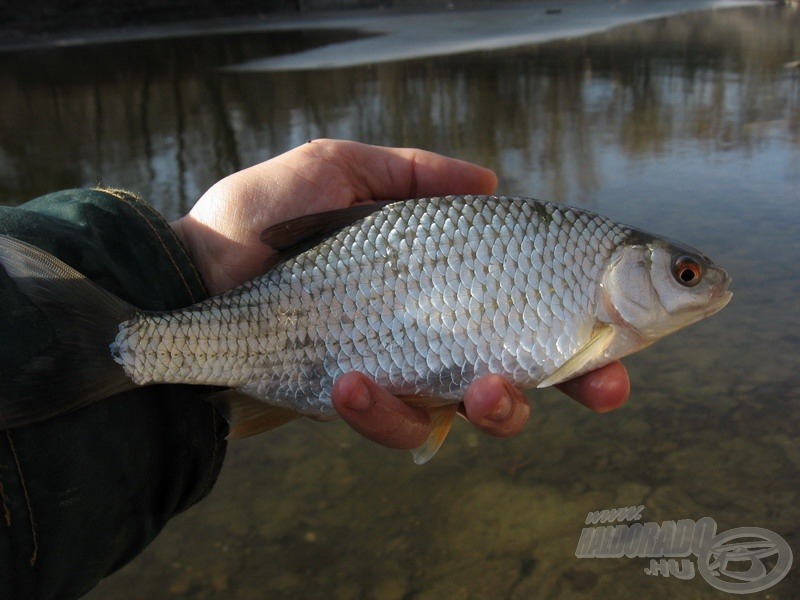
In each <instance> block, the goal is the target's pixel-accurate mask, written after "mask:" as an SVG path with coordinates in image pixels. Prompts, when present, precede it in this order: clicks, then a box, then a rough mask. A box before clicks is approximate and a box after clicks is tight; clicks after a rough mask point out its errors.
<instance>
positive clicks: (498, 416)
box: [486, 392, 514, 423]
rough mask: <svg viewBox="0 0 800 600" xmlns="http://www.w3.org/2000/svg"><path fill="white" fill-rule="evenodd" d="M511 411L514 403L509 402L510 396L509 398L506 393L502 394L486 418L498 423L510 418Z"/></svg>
mask: <svg viewBox="0 0 800 600" xmlns="http://www.w3.org/2000/svg"><path fill="white" fill-rule="evenodd" d="M513 411H514V402H513V401H512V400H511V396H509V394H508V392H503V395H502V396H501V397H500V401H499V402H498V403H497V406H495V407H494V410H493V411H492V412H490V413H489V414H488V415H486V418H487V419H488V420H489V421H494V422H495V423H499V422H501V421H505V420H506V419H507V418H508V417H510V416H511V413H512V412H513Z"/></svg>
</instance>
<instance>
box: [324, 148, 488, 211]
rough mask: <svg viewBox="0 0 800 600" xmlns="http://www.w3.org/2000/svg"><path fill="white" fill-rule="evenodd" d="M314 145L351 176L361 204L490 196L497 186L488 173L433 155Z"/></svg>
mask: <svg viewBox="0 0 800 600" xmlns="http://www.w3.org/2000/svg"><path fill="white" fill-rule="evenodd" d="M313 143H314V144H317V143H319V144H320V145H322V146H323V147H322V152H323V153H324V154H326V156H327V160H331V161H334V162H335V163H336V164H337V165H338V166H339V167H340V168H341V169H342V170H343V171H345V172H348V173H350V175H351V178H350V180H351V183H352V184H353V187H354V189H357V190H359V192H360V193H359V195H360V196H361V198H360V199H362V200H370V199H386V200H394V199H397V200H401V199H407V198H421V197H425V196H437V195H447V194H490V193H492V191H494V189H495V187H496V186H497V176H496V175H495V174H494V173H493V172H492V171H491V170H489V169H486V168H484V167H480V166H478V165H475V164H472V163H469V162H466V161H463V160H458V159H454V158H449V157H446V156H442V155H440V154H436V153H434V152H427V151H425V150H419V149H415V148H385V147H382V146H370V145H367V144H360V143H357V142H344V141H336V140H318V141H315V142H313Z"/></svg>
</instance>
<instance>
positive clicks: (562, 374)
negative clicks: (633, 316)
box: [536, 325, 614, 388]
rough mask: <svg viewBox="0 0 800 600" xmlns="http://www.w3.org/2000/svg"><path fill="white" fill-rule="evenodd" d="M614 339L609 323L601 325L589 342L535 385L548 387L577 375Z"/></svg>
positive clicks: (600, 354)
mask: <svg viewBox="0 0 800 600" xmlns="http://www.w3.org/2000/svg"><path fill="white" fill-rule="evenodd" d="M612 339H614V328H613V327H611V326H610V325H601V326H599V327H596V328H595V330H594V331H593V332H592V338H591V339H590V340H589V343H588V344H586V345H585V346H584V347H583V348H581V349H580V350H579V351H578V352H577V353H575V354H574V355H573V356H572V357H570V359H569V360H567V362H565V363H564V364H563V365H561V366H560V367H559V368H558V369H556V370H555V372H553V373H551V374H550V376H549V377H546V378H545V379H543V380H542V381H540V382H539V384H538V385H537V386H536V387H537V388H543V387H548V386H550V385H555V384H556V383H561V382H562V381H566V380H567V379H571V378H572V377H574V376H575V375H577V374H578V373H579V372H580V371H581V370H582V369H583V368H584V367H585V366H586V365H588V364H589V363H591V362H592V361H593V360H595V359H596V358H599V357H600V356H602V354H603V352H605V351H606V349H607V348H608V346H609V345H610V344H611V340H612Z"/></svg>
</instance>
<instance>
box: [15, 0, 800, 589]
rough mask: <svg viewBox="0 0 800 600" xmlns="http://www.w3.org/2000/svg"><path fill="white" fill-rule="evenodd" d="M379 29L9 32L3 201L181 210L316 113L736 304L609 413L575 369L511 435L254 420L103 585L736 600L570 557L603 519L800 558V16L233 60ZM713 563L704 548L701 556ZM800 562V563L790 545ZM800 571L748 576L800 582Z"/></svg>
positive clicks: (652, 360)
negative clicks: (560, 215)
mask: <svg viewBox="0 0 800 600" xmlns="http://www.w3.org/2000/svg"><path fill="white" fill-rule="evenodd" d="M355 35H357V34H356V32H353V31H350V32H340V33H334V32H315V33H309V32H305V33H302V32H283V33H281V34H276V33H270V34H241V33H239V34H235V35H234V34H231V35H227V36H221V37H216V38H215V37H204V38H192V39H182V40H173V41H160V42H156V41H150V42H146V43H145V42H142V43H131V44H120V45H116V46H115V47H114V52H113V53H111V52H104V51H98V49H97V48H94V47H86V48H71V49H62V50H58V51H26V52H24V53H15V54H4V55H0V111H2V114H3V115H4V116H6V115H14V118H13V119H9V118H5V119H3V122H2V123H0V197H2V198H4V199H5V200H6V201H9V202H12V203H13V202H19V201H22V200H24V199H27V198H29V197H33V196H35V195H36V194H40V193H44V192H47V191H51V190H53V189H56V188H61V187H65V186H76V185H91V184H94V183H97V182H102V183H104V184H107V185H113V186H119V187H128V188H131V189H134V190H136V191H139V192H140V193H141V194H142V195H144V196H145V197H146V198H149V199H151V200H152V201H153V202H154V203H156V205H157V206H158V207H159V208H160V209H161V210H162V211H163V212H164V213H165V214H167V215H168V216H170V217H174V216H177V215H178V214H180V213H181V212H182V211H184V210H186V208H187V207H188V206H190V205H191V203H192V202H193V201H194V199H196V198H197V197H198V196H199V194H201V193H202V191H203V190H204V189H205V188H207V187H208V186H209V185H210V184H211V183H213V181H215V180H216V179H218V178H220V177H222V176H224V175H225V174H227V173H229V172H232V171H233V170H236V169H238V168H241V167H244V166H247V165H249V164H252V163H254V162H257V161H259V160H262V159H265V158H267V157H269V156H272V155H274V154H277V153H279V152H281V151H283V150H286V149H288V148H290V147H292V146H294V145H297V144H299V143H302V142H304V141H305V140H306V139H309V138H313V137H318V136H330V137H345V138H352V139H359V140H362V141H367V142H371V143H380V144H387V145H410V146H421V147H425V148H428V149H432V150H436V151H439V152H443V153H446V154H450V155H454V156H458V157H461V158H465V159H468V160H473V161H476V162H479V163H482V164H485V165H488V166H490V167H492V168H494V169H495V170H496V171H497V172H498V175H499V177H500V190H501V191H503V192H504V193H511V194H517V193H519V194H524V195H531V196H535V197H540V198H546V199H552V200H560V201H565V202H569V203H572V204H577V205H581V206H586V207H589V208H591V209H592V210H596V211H598V212H601V213H604V214H607V215H608V216H611V217H613V218H616V219H618V220H621V221H624V222H627V223H630V224H632V225H636V226H639V227H642V228H645V229H650V230H654V231H657V232H659V233H661V234H663V235H666V236H668V237H672V238H676V239H680V240H681V241H684V242H686V243H689V244H692V245H695V246H698V247H700V248H702V249H703V250H704V251H705V252H706V253H707V254H708V255H709V256H711V257H713V259H714V260H715V262H718V263H720V264H721V265H723V266H724V267H726V268H727V269H728V270H729V272H730V273H731V274H732V276H733V278H734V284H733V291H734V299H733V301H732V303H731V305H730V306H729V307H727V308H726V309H725V310H724V311H723V312H722V313H720V314H719V315H717V316H715V317H714V318H713V319H711V320H709V321H707V322H704V323H701V324H699V325H696V326H693V327H691V328H690V329H688V330H686V331H684V332H682V333H680V334H677V335H675V336H673V337H671V338H668V339H667V340H664V341H662V342H660V343H659V344H657V345H656V346H654V347H653V348H650V349H648V350H647V351H645V352H643V353H641V354H638V355H636V356H633V357H630V359H628V360H627V361H626V364H627V365H628V368H629V370H630V373H631V378H632V381H633V386H634V389H633V394H632V396H631V399H630V402H629V404H628V405H627V406H626V407H624V408H623V409H621V410H619V411H616V412H614V413H611V414H607V415H595V414H592V413H590V412H589V411H587V410H585V409H583V408H582V407H579V406H577V405H575V404H574V403H572V402H570V401H569V400H567V399H565V398H564V397H562V396H560V395H558V394H557V393H555V392H552V391H544V392H537V393H536V394H535V395H532V396H531V399H532V403H533V407H534V410H533V417H532V419H531V422H530V424H529V425H528V427H527V429H526V431H525V432H524V433H523V434H522V435H519V436H517V437H516V438H514V439H511V440H505V441H499V440H494V439H489V438H485V437H483V436H480V435H478V434H476V433H475V432H474V431H473V430H471V429H470V428H469V427H468V426H466V425H465V424H464V423H458V424H457V426H456V427H455V428H454V431H453V433H452V434H451V436H450V438H449V439H448V441H447V443H446V444H445V446H444V447H443V449H442V450H441V451H440V453H439V454H438V455H437V457H436V458H435V459H434V460H433V461H432V462H431V463H429V464H428V465H426V466H425V467H416V466H415V465H414V464H413V463H412V462H411V459H410V456H409V455H408V454H407V453H402V452H394V451H390V450H386V449H382V448H379V447H377V446H374V445H371V444H370V443H368V442H366V441H363V440H361V439H359V438H358V437H357V436H356V435H355V434H354V433H352V432H350V431H349V430H347V428H346V427H345V426H343V425H342V424H341V423H331V424H324V425H323V424H318V423H310V422H297V423H293V424H291V425H288V426H285V427H283V428H281V429H279V430H276V431H274V432H272V433H269V434H266V435H263V436H260V437H258V438H254V439H251V440H247V441H243V442H239V443H235V444H232V445H231V446H230V449H229V456H228V459H227V464H226V466H225V469H224V471H223V474H222V477H221V479H220V481H219V483H218V485H217V487H216V488H215V490H214V491H213V492H212V494H211V496H210V497H209V498H207V499H206V500H205V501H204V502H202V503H201V504H200V505H198V506H196V507H194V508H193V509H191V510H190V511H188V512H187V513H185V514H183V515H181V516H179V517H178V518H176V519H175V520H174V521H173V522H172V523H170V524H169V526H168V527H167V529H166V530H165V531H164V532H163V533H162V535H161V536H160V537H159V539H158V540H157V541H156V542H155V543H154V544H153V545H152V546H151V547H150V548H149V549H148V550H147V551H146V552H145V553H144V554H143V555H142V556H141V557H140V558H138V559H137V560H136V561H134V562H133V563H132V564H131V565H129V566H128V567H126V568H125V569H123V570H122V571H120V572H119V573H117V574H115V575H114V576H112V577H110V578H109V579H107V580H106V581H104V582H103V583H102V584H101V586H100V587H99V588H98V589H97V590H96V591H95V592H93V593H92V594H90V595H89V596H88V597H89V598H93V599H97V600H99V599H101V598H103V599H106V598H110V599H116V598H120V599H122V598H125V599H129V598H164V597H186V598H242V599H244V598H264V597H269V598H325V599H329V598H342V599H346V598H375V599H381V600H382V599H395V598H404V599H415V600H417V599H439V598H448V599H450V598H454V599H460V598H465V599H466V598H477V599H495V598H526V599H527V598H537V599H538V598H554V599H555V598H557V599H568V598H569V599H571V598H589V597H591V598H605V597H609V598H611V597H613V598H621V599H627V598H631V599H633V598H636V599H638V598H652V599H661V598H663V599H667V598H676V597H681V598H703V599H705V598H721V597H730V596H727V595H724V594H723V593H722V592H720V591H717V590H716V589H715V588H713V587H712V586H711V585H709V584H708V583H707V582H706V581H704V580H703V579H702V578H701V577H700V575H699V574H698V575H696V576H695V577H694V578H692V579H689V580H681V579H678V578H676V577H674V576H672V577H663V576H654V575H646V574H645V568H647V567H648V566H649V565H650V563H649V559H646V558H627V557H623V558H577V557H576V555H575V553H576V547H577V545H578V541H579V538H580V536H581V530H582V528H583V527H584V526H585V525H584V520H585V519H586V516H587V513H589V512H591V511H599V510H602V509H611V508H616V507H626V506H638V505H644V506H645V509H644V511H643V512H642V522H650V521H654V522H657V523H662V522H663V521H666V520H676V521H677V520H679V519H693V520H695V521H696V520H698V519H700V518H702V517H711V518H713V519H714V520H715V521H716V523H717V525H718V528H719V532H723V531H725V530H728V529H732V528H738V527H761V528H765V529H768V530H770V531H772V532H775V533H776V534H778V535H779V536H781V537H782V538H783V539H785V540H786V542H788V544H789V546H790V547H791V548H792V549H793V550H794V553H795V555H797V554H798V553H800V535H798V523H800V502H798V499H799V498H798V496H800V478H799V475H800V370H799V369H798V358H797V357H798V353H799V352H800V310H798V309H800V303H798V298H800V277H798V266H800V69H798V68H797V67H791V66H786V63H790V62H791V61H796V60H798V59H800V13H798V12H797V11H794V12H793V11H791V10H790V9H781V8H776V7H769V6H764V7H760V8H747V9H732V10H726V11H717V12H713V13H698V14H690V15H684V16H677V17H671V18H665V19H659V20H655V21H651V22H647V23H641V24H638V25H632V26H626V27H623V28H619V29H615V30H613V31H610V32H607V33H604V34H599V35H595V36H590V37H584V38H579V39H573V40H568V41H560V42H552V43H548V44H545V45H538V46H536V45H534V46H527V47H523V48H517V49H513V50H502V51H491V52H490V51H486V52H479V53H472V54H464V55H457V56H450V57H440V58H435V59H425V60H415V61H406V62H399V63H392V64H384V65H380V66H373V67H359V68H351V69H342V70H334V71H321V70H318V71H313V70H312V71H307V72H302V73H295V72H285V73H238V74H236V73H222V72H220V71H218V70H216V67H218V66H221V65H230V64H236V63H239V62H243V61H245V60H249V59H252V58H256V57H260V56H263V55H264V54H265V53H266V54H268V53H274V52H277V51H279V50H280V51H289V50H291V49H300V48H304V47H307V46H308V45H310V44H328V43H333V42H335V41H336V40H338V39H346V38H350V37H353V36H355ZM688 558H689V560H690V562H692V564H693V565H694V566H696V565H697V563H698V559H696V558H695V557H694V556H691V555H690V556H689V557H688ZM796 562H797V561H796ZM799 573H800V569H799V568H798V567H797V566H794V568H792V570H791V571H790V572H789V574H788V576H787V577H786V578H785V579H784V580H783V581H782V582H780V583H778V584H777V585H776V586H775V587H772V588H769V589H768V590H765V591H763V592H759V593H755V594H751V595H749V596H747V597H749V598H771V599H784V598H796V597H798V595H800V574H799Z"/></svg>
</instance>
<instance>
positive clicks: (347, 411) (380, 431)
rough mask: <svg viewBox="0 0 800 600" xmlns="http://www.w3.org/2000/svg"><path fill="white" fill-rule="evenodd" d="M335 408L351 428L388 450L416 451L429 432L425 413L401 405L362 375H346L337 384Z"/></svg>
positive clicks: (334, 389) (334, 391) (334, 392)
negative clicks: (413, 449) (414, 449)
mask: <svg viewBox="0 0 800 600" xmlns="http://www.w3.org/2000/svg"><path fill="white" fill-rule="evenodd" d="M333 406H334V408H335V409H336V412H338V413H339V416H341V417H342V419H343V420H344V421H345V422H346V423H347V424H348V425H350V427H352V428H353V429H355V430H356V431H357V432H358V433H360V434H361V435H363V436H364V437H366V438H367V439H370V440H372V441H373V442H377V443H378V444H382V445H384V446H387V447H389V448H399V449H403V450H410V449H412V448H417V447H418V446H421V445H422V444H423V443H424V442H425V439H426V438H427V437H428V432H429V431H430V419H429V418H428V414H427V413H426V412H425V411H424V410H422V409H417V408H413V407H411V406H408V405H407V404H405V403H403V402H401V401H400V400H399V399H397V398H395V397H394V396H392V395H391V394H390V393H389V392H387V391H386V390H384V389H383V388H382V387H380V386H379V385H377V384H376V383H375V382H374V381H372V380H371V379H370V378H369V377H367V376H365V375H362V374H361V373H345V374H344V375H342V376H341V377H340V378H339V379H338V380H337V381H336V383H335V385H334V386H333Z"/></svg>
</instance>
